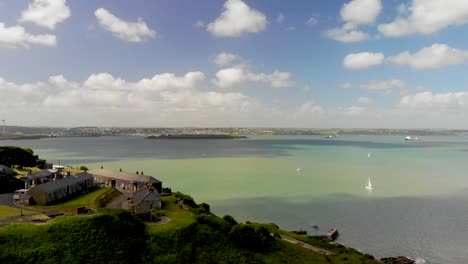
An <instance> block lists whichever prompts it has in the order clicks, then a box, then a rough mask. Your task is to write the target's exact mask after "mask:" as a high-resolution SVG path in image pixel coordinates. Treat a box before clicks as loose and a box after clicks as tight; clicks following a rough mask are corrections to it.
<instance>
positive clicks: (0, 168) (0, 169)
mask: <svg viewBox="0 0 468 264" xmlns="http://www.w3.org/2000/svg"><path fill="white" fill-rule="evenodd" d="M0 175H10V168H8V166H5V165H2V164H0Z"/></svg>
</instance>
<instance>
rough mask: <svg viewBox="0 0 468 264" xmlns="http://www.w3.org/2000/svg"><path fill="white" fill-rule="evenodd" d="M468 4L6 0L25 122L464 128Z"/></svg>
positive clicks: (7, 54) (10, 109)
mask: <svg viewBox="0 0 468 264" xmlns="http://www.w3.org/2000/svg"><path fill="white" fill-rule="evenodd" d="M467 33H468V1H466V0H385V1H384V0H327V1H301V0H296V1H284V0H197V1H191V0H154V1H144V0H132V1H131V0H95V1H78V0H74V1H71V0H68V1H67V0H0V118H1V119H5V120H6V122H5V123H6V124H7V125H20V126H59V127H73V126H112V127H133V126H139V127H188V126H190V127H304V128H448V129H449V128H460V129H468V87H467V84H468V72H467V61H468V38H466V36H467Z"/></svg>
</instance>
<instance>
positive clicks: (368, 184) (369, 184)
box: [367, 178, 372, 187]
mask: <svg viewBox="0 0 468 264" xmlns="http://www.w3.org/2000/svg"><path fill="white" fill-rule="evenodd" d="M368 181H369V183H367V186H368V187H372V183H371V181H370V178H368Z"/></svg>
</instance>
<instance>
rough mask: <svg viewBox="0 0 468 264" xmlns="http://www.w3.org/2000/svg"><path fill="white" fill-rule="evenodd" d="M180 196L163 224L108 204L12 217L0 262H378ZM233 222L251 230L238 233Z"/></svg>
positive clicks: (84, 202)
mask: <svg viewBox="0 0 468 264" xmlns="http://www.w3.org/2000/svg"><path fill="white" fill-rule="evenodd" d="M106 192H109V189H100V190H97V191H95V192H93V193H90V194H88V195H85V196H83V197H80V198H77V199H74V200H71V201H68V202H66V203H63V204H60V205H55V206H54V207H52V208H54V209H59V210H63V209H68V208H73V207H77V206H91V205H93V204H94V205H95V204H96V200H97V199H99V197H102V195H103V194H104V193H106ZM177 199H178V198H177V197H175V196H174V195H173V196H168V197H164V198H163V200H164V202H165V208H164V210H159V211H157V213H158V214H159V215H165V216H168V217H170V218H171V221H170V222H169V223H166V224H163V225H156V224H144V223H142V222H141V221H140V220H138V219H136V218H135V217H134V216H132V215H131V214H130V213H127V212H123V211H120V210H110V209H107V210H102V211H100V213H97V214H95V215H93V216H90V217H78V216H76V217H58V218H57V219H55V220H53V221H52V222H51V223H50V224H47V225H34V224H16V225H10V226H8V227H6V228H2V229H0V263H22V264H23V263H65V262H66V263H67V264H72V263H84V262H86V263H233V264H234V263H272V264H275V263H292V264H294V263H297V264H299V263H300V264H302V263H319V264H320V263H366V264H373V263H379V262H377V261H375V260H372V259H370V258H371V256H370V255H363V254H361V253H359V252H357V251H355V250H353V249H348V248H345V247H343V246H341V245H339V246H337V245H331V244H326V243H323V242H320V241H318V240H316V239H314V238H312V237H302V236H297V235H294V234H292V233H289V232H286V231H282V230H280V229H278V227H276V226H275V225H274V224H255V223H250V224H240V225H239V224H237V223H235V222H234V220H232V221H230V220H225V219H222V218H219V217H217V216H214V215H210V214H200V210H199V209H196V208H194V207H191V206H189V205H187V204H183V203H181V204H179V203H178V201H177ZM47 208H48V209H52V208H51V207H47ZM236 227H248V228H247V229H248V230H247V231H249V230H250V229H251V230H256V231H255V232H254V233H249V232H245V231H242V232H237V233H235V232H234V230H235V229H236ZM249 228H250V229H249ZM259 230H260V231H259ZM261 230H264V232H263V233H262V232H261ZM233 233H235V234H237V236H234V235H233ZM271 233H273V234H274V233H278V234H287V235H290V236H292V237H295V238H298V239H302V240H303V241H305V242H308V243H310V244H312V245H315V246H319V247H320V246H321V247H326V248H327V249H328V250H330V251H333V252H335V253H337V255H336V256H325V255H322V254H320V253H316V252H313V251H310V250H307V249H304V248H302V247H299V246H297V245H293V244H290V243H288V242H285V241H282V240H280V239H278V238H273V237H272V236H270V234H271ZM265 234H266V235H265ZM239 239H240V241H241V242H239ZM257 240H258V242H257ZM242 241H243V242H242ZM251 241H253V242H252V243H251ZM249 243H250V244H251V245H250V246H248V245H246V244H249Z"/></svg>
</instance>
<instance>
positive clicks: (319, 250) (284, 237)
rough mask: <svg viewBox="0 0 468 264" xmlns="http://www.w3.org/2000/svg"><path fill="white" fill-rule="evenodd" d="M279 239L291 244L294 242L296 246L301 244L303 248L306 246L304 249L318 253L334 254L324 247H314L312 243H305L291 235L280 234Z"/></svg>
mask: <svg viewBox="0 0 468 264" xmlns="http://www.w3.org/2000/svg"><path fill="white" fill-rule="evenodd" d="M281 239H282V240H284V241H286V242H289V243H291V244H296V245H298V246H301V247H303V248H306V249H309V250H312V251H315V252H318V253H321V254H324V255H335V253H333V252H331V251H328V250H326V249H322V248H318V247H314V246H312V245H309V244H307V243H304V242H302V241H299V240H297V239H295V238H292V237H289V236H285V235H281Z"/></svg>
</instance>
